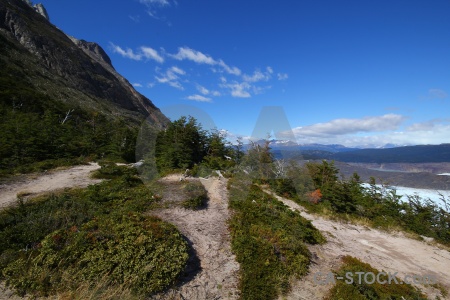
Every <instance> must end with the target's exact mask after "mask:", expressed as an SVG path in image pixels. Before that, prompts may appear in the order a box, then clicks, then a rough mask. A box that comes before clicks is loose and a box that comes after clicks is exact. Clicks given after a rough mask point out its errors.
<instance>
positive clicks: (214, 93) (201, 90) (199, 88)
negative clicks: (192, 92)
mask: <svg viewBox="0 0 450 300" xmlns="http://www.w3.org/2000/svg"><path fill="white" fill-rule="evenodd" d="M197 91H199V93H200V94H202V95H205V96H206V95H211V96H214V97H219V96H221V93H220V92H219V91H210V90H208V89H207V88H205V87H204V86H201V85H199V84H197Z"/></svg>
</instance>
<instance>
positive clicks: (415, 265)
mask: <svg viewBox="0 0 450 300" xmlns="http://www.w3.org/2000/svg"><path fill="white" fill-rule="evenodd" d="M266 192H268V191H266ZM268 193H270V192H268ZM271 194H272V195H273V196H275V197H276V198H277V199H278V200H280V201H282V202H283V203H284V204H285V205H287V206H289V207H290V208H291V209H292V210H295V211H299V212H300V214H301V215H302V216H303V217H305V218H306V219H308V220H311V222H312V224H313V225H314V226H315V227H316V228H317V229H319V230H320V231H321V232H322V234H324V235H325V237H326V238H327V241H328V242H327V243H326V244H324V245H315V246H310V247H309V249H310V251H311V253H312V254H313V262H312V265H311V268H310V271H309V274H308V275H307V276H305V277H304V278H302V280H300V281H298V282H295V283H294V284H293V289H292V292H291V293H290V294H289V295H287V296H286V297H283V298H282V299H296V300H299V299H305V300H306V299H322V298H323V296H324V295H325V294H326V293H327V292H328V290H329V289H330V288H331V287H332V285H320V284H317V283H316V280H315V278H314V275H315V274H316V273H318V272H321V273H322V274H328V273H329V272H331V271H332V270H335V269H338V267H339V266H340V264H341V262H340V258H341V257H342V256H345V255H350V256H353V257H356V258H358V259H360V260H361V261H363V262H365V263H368V264H370V265H371V266H372V267H374V268H375V269H377V270H379V271H383V270H384V271H385V272H391V273H392V274H393V273H395V272H398V273H397V277H399V278H400V279H403V278H404V277H405V276H406V275H420V276H423V275H428V274H430V275H434V276H435V277H436V278H437V280H438V282H440V283H441V284H443V285H444V286H445V288H446V289H447V290H450V252H449V251H447V250H445V249H440V248H438V247H437V246H435V245H432V244H428V243H426V242H423V241H418V240H414V239H410V238H407V237H405V236H404V235H403V234H402V233H396V234H390V233H387V232H383V231H379V230H375V229H370V228H367V227H363V226H358V225H350V224H345V223H341V222H336V221H331V220H326V219H324V218H322V217H319V216H315V215H311V214H308V213H306V212H305V210H304V209H303V208H302V207H301V206H299V205H298V204H297V203H295V202H293V201H291V200H288V199H284V198H282V197H278V196H276V195H274V194H273V193H271ZM356 276H357V275H355V279H356V278H357V277H356ZM417 287H419V288H420V289H421V290H422V291H423V292H424V293H425V294H426V295H427V297H428V298H429V299H435V297H436V296H439V297H440V299H450V297H448V296H447V298H444V297H443V296H442V295H441V294H440V291H439V290H437V289H435V288H432V287H430V286H423V285H417Z"/></svg>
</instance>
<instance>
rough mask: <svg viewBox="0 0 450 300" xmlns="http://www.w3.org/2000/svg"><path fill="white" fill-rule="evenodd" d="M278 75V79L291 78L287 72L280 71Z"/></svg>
mask: <svg viewBox="0 0 450 300" xmlns="http://www.w3.org/2000/svg"><path fill="white" fill-rule="evenodd" d="M277 77H278V80H286V79H288V78H289V75H288V74H286V73H278V74H277Z"/></svg>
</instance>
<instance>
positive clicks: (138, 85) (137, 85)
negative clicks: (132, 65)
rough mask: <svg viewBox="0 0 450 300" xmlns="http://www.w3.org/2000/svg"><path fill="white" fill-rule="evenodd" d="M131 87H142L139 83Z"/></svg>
mask: <svg viewBox="0 0 450 300" xmlns="http://www.w3.org/2000/svg"><path fill="white" fill-rule="evenodd" d="M133 86H134V87H142V84H140V83H133Z"/></svg>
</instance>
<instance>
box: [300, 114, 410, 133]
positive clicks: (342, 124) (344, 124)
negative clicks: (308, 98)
mask: <svg viewBox="0 0 450 300" xmlns="http://www.w3.org/2000/svg"><path fill="white" fill-rule="evenodd" d="M405 120H406V117H404V116H402V115H396V114H387V115H383V116H377V117H365V118H362V119H335V120H331V121H329V122H326V123H318V124H314V125H309V126H304V127H297V128H294V129H293V130H294V133H295V134H296V135H298V136H311V137H324V136H336V135H346V134H356V133H360V132H383V131H390V130H396V129H397V128H398V127H399V126H400V124H401V123H402V122H403V121H405Z"/></svg>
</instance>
